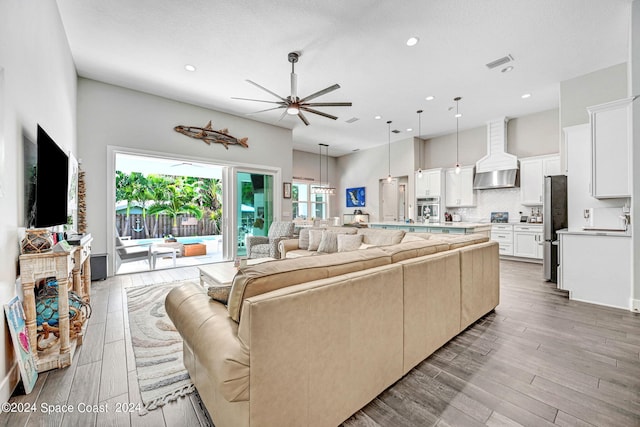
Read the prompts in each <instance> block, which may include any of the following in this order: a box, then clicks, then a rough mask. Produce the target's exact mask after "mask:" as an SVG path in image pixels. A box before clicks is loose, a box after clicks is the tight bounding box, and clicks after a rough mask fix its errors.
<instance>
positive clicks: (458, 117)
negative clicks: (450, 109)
mask: <svg viewBox="0 0 640 427" xmlns="http://www.w3.org/2000/svg"><path fill="white" fill-rule="evenodd" d="M461 99H462V98H461V97H459V96H456V97H455V98H453V100H454V101H456V175H460V157H459V154H460V144H459V143H458V139H459V132H460V129H459V121H460V117H462V114H460V110H459V109H458V102H460V100H461Z"/></svg>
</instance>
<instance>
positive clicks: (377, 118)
mask: <svg viewBox="0 0 640 427" xmlns="http://www.w3.org/2000/svg"><path fill="white" fill-rule="evenodd" d="M381 118H382V116H375V117H374V119H376V120H380V119H381Z"/></svg>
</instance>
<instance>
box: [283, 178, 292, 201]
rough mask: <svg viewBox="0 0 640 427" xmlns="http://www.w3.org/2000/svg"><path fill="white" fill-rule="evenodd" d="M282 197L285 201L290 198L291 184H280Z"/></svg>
mask: <svg viewBox="0 0 640 427" xmlns="http://www.w3.org/2000/svg"><path fill="white" fill-rule="evenodd" d="M282 197H283V198H285V199H290V198H291V183H290V182H283V183H282Z"/></svg>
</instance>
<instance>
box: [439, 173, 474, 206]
mask: <svg viewBox="0 0 640 427" xmlns="http://www.w3.org/2000/svg"><path fill="white" fill-rule="evenodd" d="M474 172H475V167H474V166H463V167H462V168H460V173H459V174H456V171H455V169H447V170H446V173H445V206H447V207H470V206H475V205H476V191H475V190H474V189H473V174H474Z"/></svg>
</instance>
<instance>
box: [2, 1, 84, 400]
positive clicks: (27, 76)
mask: <svg viewBox="0 0 640 427" xmlns="http://www.w3.org/2000/svg"><path fill="white" fill-rule="evenodd" d="M38 123H39V124H41V125H42V127H43V128H44V129H46V131H47V133H49V135H50V136H51V137H52V138H53V139H54V140H55V141H56V142H57V143H58V144H59V145H60V146H61V148H62V149H63V150H65V151H67V152H68V151H74V152H75V149H76V72H75V67H74V65H73V61H72V59H71V53H70V50H69V46H68V44H67V39H66V35H65V33H64V30H63V27H62V22H61V20H60V16H59V14H58V9H57V6H56V2H55V1H44V2H40V1H38V2H34V1H0V248H2V252H1V255H2V256H0V303H2V304H4V303H6V302H8V301H9V300H10V299H11V298H13V296H14V295H15V286H14V284H15V281H16V271H17V261H18V254H19V252H18V227H20V226H23V225H24V224H23V219H22V218H23V204H24V195H23V178H22V176H23V160H22V144H23V136H24V135H27V136H28V137H29V138H30V139H31V140H33V141H35V140H36V125H37V124H38ZM65 173H66V171H65ZM1 313H2V314H1V315H0V319H1V321H2V325H3V326H2V327H0V343H2V344H0V402H5V401H7V400H8V398H9V396H10V394H11V392H12V390H13V388H14V387H15V385H16V384H17V368H16V365H14V363H15V358H14V354H13V347H12V346H11V344H10V342H11V339H10V337H9V332H8V330H7V328H6V322H5V320H4V311H3V310H2V311H1Z"/></svg>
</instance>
